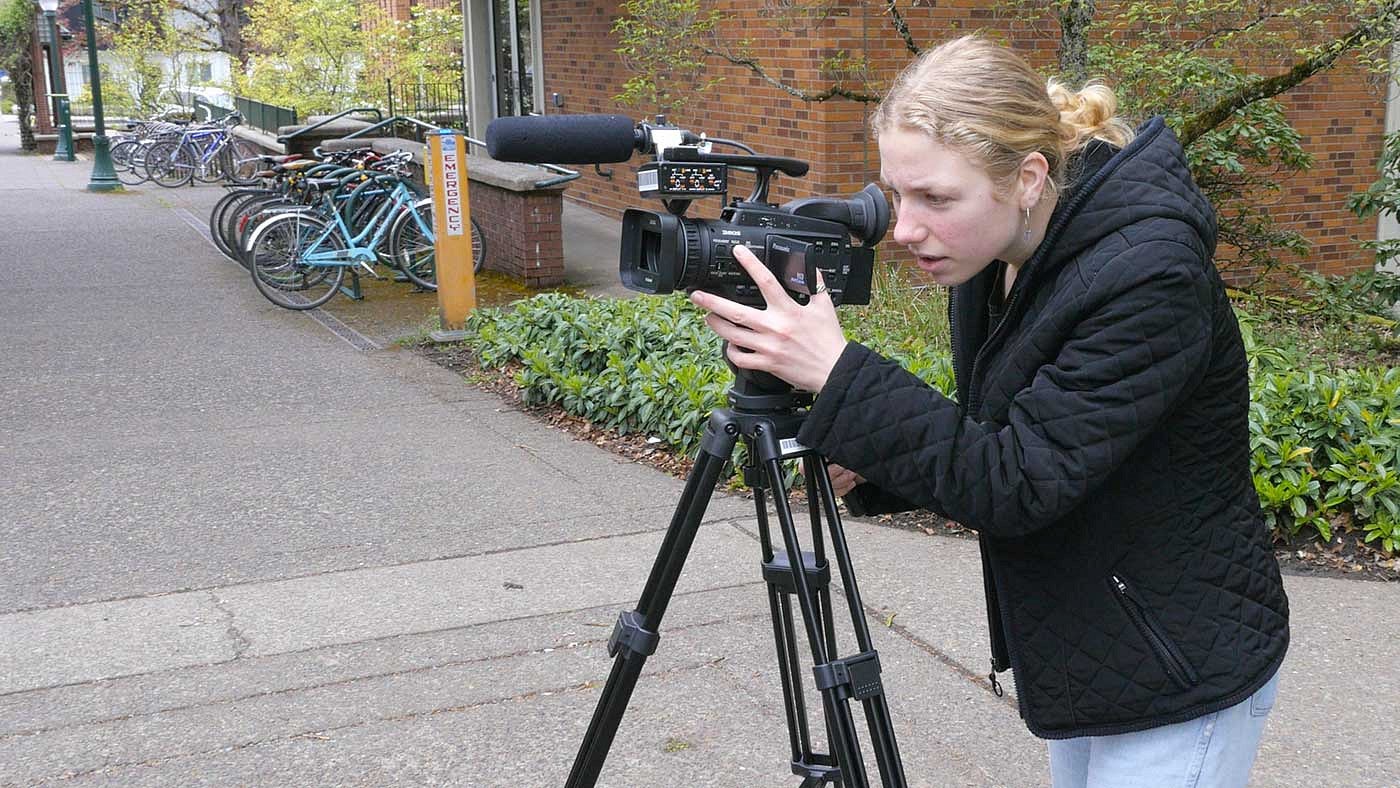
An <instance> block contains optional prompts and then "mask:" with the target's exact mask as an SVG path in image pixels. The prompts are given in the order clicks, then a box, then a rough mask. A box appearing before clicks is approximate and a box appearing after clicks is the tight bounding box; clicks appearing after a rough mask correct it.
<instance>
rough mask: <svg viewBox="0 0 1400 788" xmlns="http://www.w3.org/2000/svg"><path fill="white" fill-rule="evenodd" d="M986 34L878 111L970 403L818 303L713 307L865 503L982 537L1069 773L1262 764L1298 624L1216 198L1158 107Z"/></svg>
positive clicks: (1244, 771) (908, 82)
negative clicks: (854, 335)
mask: <svg viewBox="0 0 1400 788" xmlns="http://www.w3.org/2000/svg"><path fill="white" fill-rule="evenodd" d="M1115 107H1116V102H1115V99H1114V97H1113V94H1112V92H1111V91H1110V90H1108V89H1107V88H1105V87H1102V86H1090V87H1088V88H1085V89H1084V90H1081V91H1078V92H1073V91H1070V90H1068V89H1066V88H1065V87H1064V86H1062V85H1058V84H1056V83H1055V82H1054V81H1051V82H1050V83H1049V84H1048V86H1047V83H1046V81H1045V80H1044V79H1043V78H1041V77H1039V76H1038V75H1037V74H1036V72H1035V71H1034V70H1033V69H1031V68H1030V66H1029V65H1027V64H1026V62H1025V61H1023V60H1022V59H1021V58H1019V57H1017V56H1016V55H1015V54H1013V53H1012V52H1010V51H1009V50H1007V49H1005V48H1004V47H1002V46H1000V45H997V44H995V43H993V42H991V41H988V40H986V39H982V38H978V37H966V38H961V39H958V40H956V41H952V42H949V43H946V44H944V45H942V46H940V47H938V48H937V49H934V50H931V51H929V52H927V53H926V54H924V55H923V56H921V57H920V58H919V59H918V60H917V61H915V62H914V63H913V64H912V65H910V66H909V67H908V69H906V70H905V72H904V73H903V74H902V75H901V76H900V77H899V78H898V80H897V81H896V82H895V84H894V86H893V87H892V88H891V89H890V91H889V94H888V95H887V96H886V97H885V99H884V101H883V102H882V103H881V105H880V107H879V109H877V110H876V112H875V114H874V117H873V119H872V127H873V129H874V132H875V134H876V135H877V136H878V138H879V145H880V161H881V175H882V178H883V180H884V181H885V184H886V185H887V186H888V187H889V189H890V191H891V192H892V193H893V195H894V207H895V212H896V224H895V228H894V232H893V237H894V240H895V241H896V242H897V243H899V244H902V245H904V246H905V247H907V248H908V249H909V251H910V253H911V254H912V255H913V256H914V259H915V263H916V264H917V265H918V267H919V268H920V269H922V270H923V271H925V272H927V274H928V275H929V276H930V277H931V278H933V279H934V281H936V282H938V283H940V284H943V285H946V286H948V287H949V288H951V292H950V302H951V303H950V309H949V313H950V321H951V327H952V341H953V364H954V369H955V371H956V376H957V383H958V392H957V399H956V401H954V400H952V399H949V398H947V397H944V396H942V395H941V394H939V393H938V392H937V391H935V390H933V389H932V388H930V387H929V386H927V385H925V384H924V383H923V382H922V381H920V380H919V379H917V378H916V377H914V376H913V375H911V374H909V373H908V372H906V371H905V370H903V369H901V368H900V367H899V366H898V365H896V364H894V363H892V362H890V361H888V360H886V359H884V358H881V357H880V356H879V355H878V354H876V353H874V352H873V351H871V350H870V349H868V348H866V347H863V346H861V345H860V344H858V343H854V342H848V341H847V340H846V339H845V337H844V335H843V334H842V331H841V327H840V324H839V323H838V321H837V317H836V311H835V309H834V308H833V306H832V304H831V300H830V297H829V296H826V295H822V294H819V295H816V296H814V297H813V298H812V299H811V301H810V302H809V303H808V304H806V305H805V306H804V305H799V304H797V303H796V302H794V301H792V300H791V299H790V298H789V297H788V296H787V295H786V294H785V293H784V291H783V290H782V287H781V286H780V285H779V284H778V283H777V281H776V280H775V279H774V278H773V277H772V276H771V275H770V274H769V273H768V272H767V271H766V270H765V269H764V268H763V267H762V265H760V264H759V263H758V262H757V260H756V259H755V258H753V257H752V255H749V254H747V253H743V254H741V255H740V259H741V261H742V262H743V264H744V266H745V269H746V270H747V271H748V273H749V275H750V276H751V277H752V278H753V279H754V280H755V281H756V282H758V284H759V285H760V287H761V289H762V290H763V293H764V295H765V298H766V300H767V303H768V308H767V309H763V310H757V309H751V308H748V307H745V306H742V305H739V304H735V303H732V302H729V301H726V300H724V299H721V298H718V297H716V296H713V295H710V294H707V293H699V292H697V293H695V294H694V296H693V299H694V301H695V303H696V304H698V305H699V306H701V307H702V308H704V309H706V310H708V311H709V312H710V313H711V314H710V315H709V316H708V317H707V318H706V319H707V321H708V322H709V325H710V326H711V327H712V328H713V330H714V331H715V332H716V333H717V334H719V335H720V336H722V337H723V338H725V339H727V340H729V342H730V345H731V347H730V350H729V355H730V358H731V359H732V360H733V361H734V363H735V364H736V365H737V366H739V367H742V368H747V369H758V370H764V371H767V372H771V373H773V374H775V375H777V376H778V377H780V378H783V379H784V380H786V381H787V382H789V383H791V384H793V385H794V386H796V387H798V388H802V389H806V390H809V391H814V392H820V393H819V395H818V397H817V399H816V403H815V404H814V405H813V407H812V410H811V413H810V414H809V416H808V417H807V420H806V422H805V426H804V427H803V429H802V432H801V433H800V434H799V435H798V440H799V441H800V442H801V443H803V444H804V445H807V446H810V447H813V448H816V449H818V450H819V451H821V452H822V453H823V454H824V455H826V456H827V457H828V458H830V459H831V460H832V461H833V463H836V465H833V468H832V478H833V482H834V486H835V487H836V490H837V492H838V493H839V494H841V495H843V496H845V499H846V501H847V503H848V504H849V505H850V506H851V508H852V509H853V510H856V511H864V512H871V513H874V512H882V511H898V510H903V509H910V508H914V507H924V508H927V509H931V510H933V511H936V512H939V513H942V514H944V515H946V516H948V517H950V518H952V519H954V520H956V521H958V522H960V523H962V524H964V525H966V526H968V527H969V528H972V529H975V530H976V531H977V532H978V534H979V540H980V543H981V549H982V565H983V578H984V582H985V586H986V595H987V610H988V619H989V623H990V629H991V641H992V642H991V652H992V668H993V673H992V674H991V675H990V676H989V679H990V680H991V683H992V685H993V687H994V688H995V689H997V690H998V691H1000V687H999V685H998V683H997V681H996V672H999V671H1003V670H1006V669H1007V668H1008V667H1009V668H1011V669H1012V670H1013V671H1014V673H1015V677H1016V688H1017V697H1018V702H1019V705H1020V710H1021V716H1022V717H1023V718H1024V719H1025V721H1026V724H1027V726H1028V727H1029V728H1030V730H1031V732H1032V733H1034V734H1036V735H1037V736H1040V737H1043V738H1046V739H1050V740H1051V742H1050V761H1051V771H1052V773H1053V778H1054V784H1055V786H1056V788H1064V787H1065V786H1101V787H1102V788H1124V786H1158V785H1161V786H1167V785H1170V786H1198V785H1199V786H1243V785H1245V783H1246V782H1247V780H1248V775H1249V770H1250V767H1251V765H1252V763H1253V760H1254V755H1255V752H1256V750H1257V748H1258V743H1259V738H1260V735H1261V733H1262V731H1263V726H1264V718H1265V716H1266V715H1267V713H1268V711H1269V709H1270V708H1271V707H1272V704H1273V698H1274V693H1275V689H1276V683H1277V672H1278V668H1279V665H1280V663H1281V662H1282V660H1283V656H1284V652H1285V650H1286V649H1287V646H1288V602H1287V599H1286V598H1285V596H1284V592H1283V586H1282V582H1281V580H1280V577H1279V571H1278V564H1277V562H1276V561H1275V559H1274V556H1273V552H1272V550H1271V547H1270V543H1269V537H1268V534H1267V532H1266V529H1265V527H1264V524H1263V520H1262V517H1261V515H1260V510H1259V503H1258V498H1257V496H1256V494H1255V491H1254V487H1253V482H1252V480H1251V476H1250V462H1249V430H1248V425H1247V421H1246V417H1247V408H1248V404H1249V381H1248V373H1247V367H1246V361H1245V354H1244V347H1243V343H1242V341H1241V339H1240V334H1239V328H1238V325H1237V323H1236V320H1235V317H1234V313H1233V312H1232V311H1231V308H1230V303H1229V300H1228V299H1227V298H1226V295H1225V288H1224V286H1223V284H1222V282H1221V280H1220V277H1219V274H1218V273H1217V272H1216V270H1215V267H1214V265H1213V264H1212V262H1211V257H1212V255H1213V253H1214V250H1215V235H1216V233H1215V216H1214V212H1213V210H1212V209H1211V206H1210V205H1209V204H1208V203H1207V201H1206V200H1205V198H1204V197H1203V196H1202V195H1201V193H1200V191H1199V190H1198V189H1197V188H1196V186H1195V184H1194V183H1193V182H1192V179H1191V175H1190V173H1189V171H1188V169H1187V165H1186V159H1185V155H1184V154H1183V152H1182V149H1181V146H1180V144H1179V143H1178V142H1177V140H1176V138H1175V136H1174V135H1173V134H1172V133H1171V131H1170V130H1168V129H1167V128H1166V127H1165V125H1163V123H1162V120H1161V119H1160V118H1158V119H1154V120H1151V121H1149V122H1148V123H1146V124H1144V125H1143V126H1142V127H1140V128H1138V129H1137V130H1136V131H1134V130H1132V129H1131V128H1130V127H1128V126H1127V125H1126V124H1125V123H1123V122H1122V121H1121V120H1118V119H1117V118H1115V117H1114V112H1115Z"/></svg>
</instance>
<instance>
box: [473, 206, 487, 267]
mask: <svg viewBox="0 0 1400 788" xmlns="http://www.w3.org/2000/svg"><path fill="white" fill-rule="evenodd" d="M485 262H486V233H483V232H482V231H481V225H479V224H477V223H476V220H475V219H472V270H473V271H475V272H477V273H481V266H482V265H483V264H484V263H485Z"/></svg>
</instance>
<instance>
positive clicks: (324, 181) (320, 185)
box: [302, 178, 340, 190]
mask: <svg viewBox="0 0 1400 788" xmlns="http://www.w3.org/2000/svg"><path fill="white" fill-rule="evenodd" d="M302 183H305V184H306V185H307V186H310V187H311V188H313V189H318V190H324V189H334V188H336V187H337V186H339V185H340V179H339V178H307V179H306V180H305V181H302Z"/></svg>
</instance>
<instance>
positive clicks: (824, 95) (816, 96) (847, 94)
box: [704, 47, 880, 104]
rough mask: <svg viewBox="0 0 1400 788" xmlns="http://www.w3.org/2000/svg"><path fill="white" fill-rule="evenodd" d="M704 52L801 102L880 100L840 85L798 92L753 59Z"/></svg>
mask: <svg viewBox="0 0 1400 788" xmlns="http://www.w3.org/2000/svg"><path fill="white" fill-rule="evenodd" d="M704 52H705V54H707V55H715V56H716V57H721V58H724V59H725V60H728V61H729V62H730V63H733V64H734V65H736V66H743V67H744V68H747V69H748V70H750V71H752V72H753V73H754V74H757V75H758V77H759V79H762V80H763V81H764V82H767V83H768V84H770V85H772V86H773V87H775V88H777V89H778V90H781V91H783V92H784V93H788V94H790V95H792V96H796V97H797V98H799V99H801V100H802V101H807V102H813V101H827V100H830V99H833V98H837V97H838V96H839V97H840V98H846V99H850V100H851V101H858V102H860V103H862V104H869V103H872V102H876V101H879V100H880V96H879V95H877V94H874V93H860V92H857V91H854V90H850V89H848V88H843V87H841V86H840V85H832V86H831V87H829V88H827V89H826V90H823V91H821V92H819V93H809V92H807V91H805V90H798V89H797V88H795V87H793V86H791V85H789V84H787V83H785V82H783V81H781V80H778V79H775V78H773V77H771V76H769V75H768V72H767V71H764V70H763V67H762V66H760V65H759V64H758V61H757V60H756V59H754V58H751V57H739V56H737V55H731V54H729V53H728V52H722V51H720V50H718V49H711V48H709V47H706V48H705V49H704Z"/></svg>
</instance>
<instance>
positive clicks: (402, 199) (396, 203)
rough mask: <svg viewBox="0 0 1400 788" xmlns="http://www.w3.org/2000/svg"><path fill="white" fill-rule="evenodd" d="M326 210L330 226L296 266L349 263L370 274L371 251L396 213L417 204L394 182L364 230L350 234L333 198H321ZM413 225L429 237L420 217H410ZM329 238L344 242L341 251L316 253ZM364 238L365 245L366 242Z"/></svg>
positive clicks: (401, 182)
mask: <svg viewBox="0 0 1400 788" xmlns="http://www.w3.org/2000/svg"><path fill="white" fill-rule="evenodd" d="M323 200H324V202H325V204H326V206H327V207H328V208H329V209H330V210H329V211H328V212H329V213H330V219H331V221H330V223H329V224H330V226H328V227H327V228H326V229H325V230H324V231H322V233H321V234H320V235H319V236H317V238H316V240H315V241H313V242H312V243H311V244H310V245H309V246H307V248H306V250H305V251H304V252H302V253H301V255H300V256H299V258H298V262H300V263H302V264H303V265H313V266H336V265H350V264H352V263H354V264H358V265H360V266H363V267H364V268H365V269H366V270H369V271H371V272H373V268H372V267H371V265H370V264H371V263H372V262H374V261H375V260H376V259H378V258H377V255H376V253H375V248H376V247H378V246H379V242H380V241H382V240H384V234H385V233H387V232H388V231H389V227H390V226H391V225H392V224H393V217H394V216H395V215H396V214H397V213H398V211H400V210H404V209H410V208H412V206H413V204H414V203H415V202H417V199H416V198H415V196H414V194H413V192H411V191H409V189H408V187H407V186H406V185H404V183H403V181H397V182H395V184H394V188H393V189H392V190H391V191H390V192H389V199H388V200H386V201H385V203H384V204H383V205H381V206H379V208H377V209H376V210H375V212H374V214H373V215H372V216H370V219H369V221H367V222H366V223H365V226H364V229H362V230H360V231H359V232H358V233H354V234H351V232H350V227H349V225H347V224H346V223H345V217H344V216H342V215H341V214H340V212H339V211H337V210H335V208H334V202H333V200H334V196H333V195H326V196H325V197H324V198H323ZM414 221H416V222H417V223H418V225H419V227H420V228H422V229H424V231H425V233H427V234H428V235H429V236H430V237H431V234H432V233H431V229H429V228H427V227H426V226H425V225H424V223H423V220H422V218H421V217H419V216H418V215H417V213H416V212H415V213H414ZM332 234H337V235H339V236H340V238H341V240H343V241H344V242H345V246H346V248H344V249H327V250H319V248H320V246H321V245H322V244H323V243H325V242H326V240H327V239H329V238H330V237H331V235H332ZM367 238H368V241H366V239H367Z"/></svg>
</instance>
